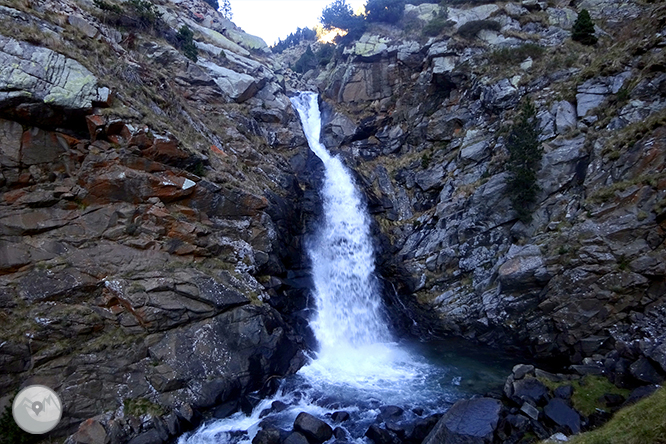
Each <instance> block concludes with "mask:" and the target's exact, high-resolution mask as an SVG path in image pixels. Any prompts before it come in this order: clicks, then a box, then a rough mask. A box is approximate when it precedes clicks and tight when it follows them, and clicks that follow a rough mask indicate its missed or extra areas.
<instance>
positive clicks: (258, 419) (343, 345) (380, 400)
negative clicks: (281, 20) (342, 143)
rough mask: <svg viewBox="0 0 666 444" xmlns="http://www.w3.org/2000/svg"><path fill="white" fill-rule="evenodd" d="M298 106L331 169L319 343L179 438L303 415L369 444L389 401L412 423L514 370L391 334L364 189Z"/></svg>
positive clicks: (215, 435)
mask: <svg viewBox="0 0 666 444" xmlns="http://www.w3.org/2000/svg"><path fill="white" fill-rule="evenodd" d="M292 104H293V106H294V108H295V109H296V110H297V111H298V113H299V115H300V117H301V122H302V125H303V130H304V132H305V135H306V137H307V139H308V143H309V145H310V149H311V150H312V151H313V152H314V153H315V154H316V155H317V156H318V157H319V158H320V159H321V161H322V162H323V164H324V167H325V179H324V184H323V187H322V189H321V191H320V192H321V195H322V200H323V204H324V220H323V223H322V226H321V227H318V229H317V230H316V233H317V234H316V237H315V239H314V240H313V242H312V243H311V245H310V246H309V248H308V251H307V254H308V256H309V259H310V261H311V264H312V277H313V282H314V287H315V288H314V289H313V296H314V300H315V302H316V307H315V308H316V315H315V316H314V318H313V319H311V320H310V325H311V327H312V330H313V331H314V334H315V337H316V339H317V342H318V344H319V350H318V351H317V353H316V355H315V356H312V359H311V360H310V362H309V363H308V364H307V365H306V366H304V367H303V368H301V369H300V370H299V372H298V373H297V374H295V375H293V376H290V377H288V378H286V379H285V380H284V381H283V382H282V385H281V387H280V389H279V390H278V392H277V393H276V394H275V395H274V396H273V397H272V398H270V399H264V400H262V401H261V402H260V403H259V404H258V405H257V406H256V407H255V408H254V410H253V411H252V413H251V414H250V415H246V414H244V413H241V412H238V413H236V414H234V415H232V416H230V417H228V418H224V419H219V420H215V421H210V422H208V423H206V424H205V425H203V426H202V427H201V428H199V429H198V430H197V431H195V432H193V433H189V434H186V435H184V436H182V437H181V438H180V440H179V441H178V442H179V444H203V443H206V444H208V443H226V442H228V443H249V442H251V441H252V439H253V438H254V436H255V435H256V433H257V431H258V430H259V429H260V425H259V424H260V423H262V422H264V424H271V425H273V426H275V427H277V428H278V429H282V430H285V431H289V430H291V428H292V426H293V424H294V420H295V418H296V416H297V415H298V414H299V413H300V412H307V413H310V414H312V415H314V416H317V417H319V418H320V419H323V420H324V421H326V422H327V423H329V425H331V426H332V427H336V426H337V427H341V428H342V429H343V430H344V434H345V440H347V441H356V442H363V440H364V439H365V438H364V434H365V432H366V430H367V429H368V427H369V426H370V425H371V424H373V423H376V422H378V421H379V422H381V414H382V411H383V408H385V407H387V406H398V407H400V408H401V409H403V410H404V413H401V414H400V417H399V418H398V419H396V421H398V422H404V423H409V422H410V421H411V422H414V421H415V420H416V419H417V418H418V417H426V416H428V415H432V414H435V413H441V412H444V411H446V410H447V409H448V408H449V407H450V406H451V405H452V403H453V402H455V401H456V400H457V399H460V398H463V397H468V396H470V395H472V394H483V393H485V392H487V391H489V390H493V389H499V388H500V387H501V386H502V384H503V383H504V380H505V378H506V376H507V375H508V374H509V373H510V371H511V363H510V361H509V360H508V358H504V357H502V356H501V355H499V353H493V352H492V351H488V350H485V349H484V350H480V349H477V348H475V347H472V346H470V345H469V344H465V343H462V342H458V341H436V342H431V343H428V344H424V343H414V342H411V343H410V342H406V341H397V340H396V339H395V338H393V337H392V335H391V332H390V329H389V327H388V322H387V319H386V316H387V315H386V313H385V311H384V309H383V305H382V298H381V288H380V284H379V281H378V279H377V277H376V276H375V265H374V264H375V260H374V252H373V246H372V239H371V236H370V219H369V216H368V212H367V210H366V208H365V204H364V202H363V199H362V197H361V194H360V192H359V191H358V189H357V188H356V186H355V184H354V181H353V178H352V176H351V174H350V173H349V171H348V170H347V168H346V167H345V166H344V165H343V163H342V162H341V161H340V159H338V158H337V157H335V156H331V154H330V153H329V152H328V150H327V149H326V147H324V146H323V145H322V144H321V143H320V131H321V117H320V113H319V104H318V96H317V95H316V94H315V93H311V92H304V93H301V94H300V95H299V96H297V97H294V98H292ZM338 411H344V412H346V413H348V414H349V415H350V418H349V419H348V420H346V421H344V422H341V423H339V424H335V423H334V421H333V420H332V418H331V415H332V414H333V413H334V412H338Z"/></svg>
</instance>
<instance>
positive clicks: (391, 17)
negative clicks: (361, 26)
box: [365, 0, 405, 23]
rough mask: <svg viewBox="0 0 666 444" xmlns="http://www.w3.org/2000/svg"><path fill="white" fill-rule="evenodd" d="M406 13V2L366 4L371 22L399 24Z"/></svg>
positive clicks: (380, 0)
mask: <svg viewBox="0 0 666 444" xmlns="http://www.w3.org/2000/svg"><path fill="white" fill-rule="evenodd" d="M404 11H405V0H368V2H367V3H366V4H365V13H366V20H367V21H369V22H385V23H397V22H398V20H400V19H401V18H402V14H403V12H404Z"/></svg>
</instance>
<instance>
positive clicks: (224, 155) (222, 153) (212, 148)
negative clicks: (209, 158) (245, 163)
mask: <svg viewBox="0 0 666 444" xmlns="http://www.w3.org/2000/svg"><path fill="white" fill-rule="evenodd" d="M210 150H211V151H212V152H214V153H215V154H217V155H218V156H221V157H227V153H225V152H224V151H222V150H221V149H219V148H218V147H217V146H215V145H211V146H210Z"/></svg>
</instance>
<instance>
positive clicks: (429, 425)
mask: <svg viewBox="0 0 666 444" xmlns="http://www.w3.org/2000/svg"><path fill="white" fill-rule="evenodd" d="M440 417H441V415H432V416H428V417H427V418H419V419H417V420H416V421H415V422H414V424H413V425H414V427H413V428H412V430H411V432H410V433H408V434H407V436H406V437H405V438H406V439H405V440H406V441H407V442H411V443H422V442H423V440H424V439H426V437H427V436H428V434H430V432H431V431H432V429H434V428H435V425H437V422H438V421H439V418H440Z"/></svg>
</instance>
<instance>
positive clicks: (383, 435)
mask: <svg viewBox="0 0 666 444" xmlns="http://www.w3.org/2000/svg"><path fill="white" fill-rule="evenodd" d="M365 436H366V437H368V439H371V440H372V441H373V442H374V443H375V444H400V442H401V441H400V438H398V436H397V435H396V434H395V433H393V432H390V431H388V430H386V429H382V428H381V427H379V426H378V425H376V424H373V425H371V426H370V428H369V429H368V430H367V431H366V432H365Z"/></svg>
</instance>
